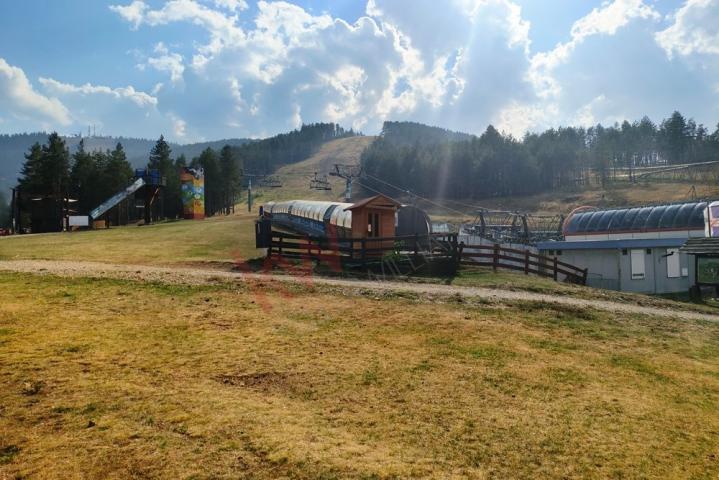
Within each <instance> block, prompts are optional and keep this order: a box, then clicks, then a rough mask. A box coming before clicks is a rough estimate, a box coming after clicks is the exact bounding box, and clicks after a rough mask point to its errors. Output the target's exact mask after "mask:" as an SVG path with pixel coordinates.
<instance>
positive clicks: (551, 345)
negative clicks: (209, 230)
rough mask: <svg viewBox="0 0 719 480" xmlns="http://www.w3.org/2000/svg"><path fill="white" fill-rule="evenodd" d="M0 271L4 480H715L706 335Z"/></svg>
mask: <svg viewBox="0 0 719 480" xmlns="http://www.w3.org/2000/svg"><path fill="white" fill-rule="evenodd" d="M343 293H344V295H340V294H338V292H334V291H332V289H329V288H327V289H324V288H317V287H313V288H304V289H302V288H300V289H287V288H284V287H283V286H282V285H281V284H271V283H266V284H264V285H263V287H262V288H261V289H258V288H255V287H253V286H251V285H236V284H235V285H232V284H213V285H211V286H197V287H183V286H173V287H170V286H168V285H164V284H160V283H135V282H129V281H118V280H108V279H105V280H103V279H93V280H89V279H82V278H78V279H67V278H56V277H53V276H33V275H25V274H6V273H3V274H0V305H2V308H0V339H2V341H3V342H4V343H3V344H1V345H0V348H1V349H2V362H0V413H1V414H0V478H6V477H7V478H16V477H40V478H81V477H82V478H128V477H137V478H259V479H263V478H267V479H274V478H300V479H301V478H308V479H309V478H312V479H314V478H358V479H360V478H447V477H451V476H455V477H458V478H529V477H531V478H567V477H570V478H675V477H685V478H716V477H717V475H719V463H718V462H717V459H716V456H717V453H719V452H717V445H719V416H717V415H716V411H717V408H719V325H717V324H715V323H708V322H690V321H682V322H679V321H672V320H667V319H653V318H649V317H645V316H628V315H618V314H613V313H612V314H610V313H606V312H599V311H592V310H586V309H582V310H579V309H575V308H571V307H563V306H560V305H555V304H548V303H542V302H532V303H527V302H524V303H516V304H502V303H492V304H486V305H477V304H474V303H472V302H469V301H468V302H463V303H453V302H447V303H433V302H431V301H428V300H426V299H424V298H422V297H412V298H402V297H391V296H389V297H380V298H374V297H373V296H368V295H365V294H364V293H363V292H361V291H357V292H353V291H344V292H343Z"/></svg>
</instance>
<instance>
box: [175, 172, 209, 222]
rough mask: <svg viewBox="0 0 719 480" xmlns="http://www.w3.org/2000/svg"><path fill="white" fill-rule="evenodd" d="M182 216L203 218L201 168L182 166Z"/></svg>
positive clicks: (202, 174)
mask: <svg viewBox="0 0 719 480" xmlns="http://www.w3.org/2000/svg"><path fill="white" fill-rule="evenodd" d="M180 181H181V182H182V216H183V217H184V218H186V219H190V220H198V219H203V218H205V173H204V172H203V170H202V169H201V168H183V169H182V172H181V173H180Z"/></svg>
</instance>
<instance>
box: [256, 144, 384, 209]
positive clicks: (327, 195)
mask: <svg viewBox="0 0 719 480" xmlns="http://www.w3.org/2000/svg"><path fill="white" fill-rule="evenodd" d="M374 139H375V137H350V138H341V139H339V140H333V141H331V142H327V143H325V144H324V145H322V147H321V148H320V149H319V151H318V152H317V153H315V154H314V155H312V156H311V157H310V158H308V159H306V160H303V161H301V162H298V163H295V164H292V165H286V166H284V167H282V168H280V169H279V170H278V171H277V175H278V176H279V177H280V179H281V180H282V188H254V191H255V194H256V195H257V201H270V200H275V201H278V200H280V201H281V200H294V199H305V200H326V201H343V196H342V195H343V193H344V191H345V181H344V180H342V179H341V178H338V177H332V176H330V175H329V173H330V172H332V171H334V164H335V163H340V164H347V165H357V164H359V161H360V156H361V155H362V151H363V150H364V149H365V148H367V147H368V146H369V145H370V144H371V143H372V142H373V141H374ZM314 172H317V174H318V175H319V176H322V175H327V179H328V180H329V182H330V185H331V186H332V190H311V189H310V188H309V187H310V179H311V178H312V177H313V175H314ZM243 201H244V200H243ZM245 205H246V203H245Z"/></svg>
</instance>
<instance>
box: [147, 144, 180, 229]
mask: <svg viewBox="0 0 719 480" xmlns="http://www.w3.org/2000/svg"><path fill="white" fill-rule="evenodd" d="M171 154H172V149H170V145H169V144H168V143H167V142H166V141H165V137H164V135H160V138H159V139H158V140H157V143H156V144H155V146H154V147H152V150H151V151H150V161H149V162H148V164H147V168H148V169H150V170H158V171H159V172H160V176H162V177H164V178H165V181H166V185H165V188H164V189H163V192H162V196H161V197H160V202H161V203H160V205H161V206H160V208H161V210H162V211H164V214H165V216H168V215H169V216H170V217H175V216H177V215H178V214H179V213H180V212H181V210H179V209H177V208H176V207H174V203H175V202H174V200H175V193H174V191H175V189H176V190H177V197H178V198H179V196H180V178H179V174H177V172H174V166H173V164H172V158H171V157H170V155H171ZM175 177H177V178H175ZM165 206H167V207H168V208H167V210H165Z"/></svg>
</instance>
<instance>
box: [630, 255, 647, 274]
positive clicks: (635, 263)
mask: <svg viewBox="0 0 719 480" xmlns="http://www.w3.org/2000/svg"><path fill="white" fill-rule="evenodd" d="M631 267H632V280H642V279H644V276H645V274H646V267H645V265H644V250H640V249H637V250H632V254H631Z"/></svg>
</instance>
